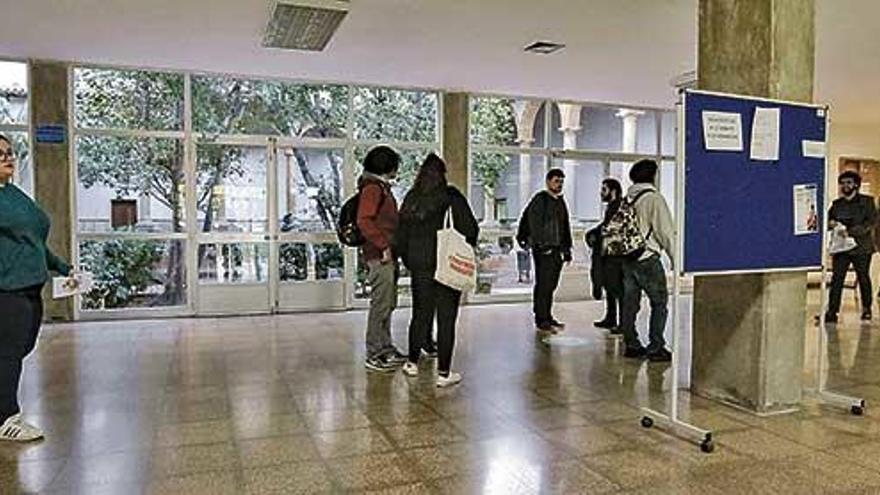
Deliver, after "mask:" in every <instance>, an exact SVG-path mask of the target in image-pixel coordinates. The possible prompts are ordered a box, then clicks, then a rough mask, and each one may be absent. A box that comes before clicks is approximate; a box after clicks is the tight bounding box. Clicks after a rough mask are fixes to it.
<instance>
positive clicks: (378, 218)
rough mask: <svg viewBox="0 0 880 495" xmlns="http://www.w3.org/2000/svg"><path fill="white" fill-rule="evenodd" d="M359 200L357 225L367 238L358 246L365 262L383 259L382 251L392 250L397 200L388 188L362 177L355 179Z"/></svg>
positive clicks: (382, 183)
mask: <svg viewBox="0 0 880 495" xmlns="http://www.w3.org/2000/svg"><path fill="white" fill-rule="evenodd" d="M358 187H359V188H360V191H361V200H360V203H359V204H358V210H357V212H358V213H357V225H358V228H359V229H360V231H361V233H362V234H363V235H364V238H365V239H366V243H364V245H363V246H362V247H361V249H362V250H363V251H362V252H363V255H364V261H374V260H379V259H382V252H383V251H385V250H386V249H388V248H390V247H391V243H392V242H393V241H394V234H395V232H397V222H398V214H397V201H396V200H395V199H394V195H393V194H392V193H391V186H390V185H388V183H387V182H383V181H381V180H379V179H377V178H373V177H369V176H362V177H361V178H360V180H358Z"/></svg>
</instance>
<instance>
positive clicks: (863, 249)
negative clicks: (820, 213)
mask: <svg viewBox="0 0 880 495" xmlns="http://www.w3.org/2000/svg"><path fill="white" fill-rule="evenodd" d="M837 184H838V187H839V188H840V197H839V198H837V199H835V200H834V202H833V203H831V209H830V210H828V228H830V229H834V228H840V226H843V227H845V228H846V235H848V236H850V237H852V238H853V239H854V240H855V241H856V247H855V248H853V249H852V250H850V251H846V252H843V253H837V254H834V255H832V257H831V260H832V261H831V263H832V272H833V275H832V278H831V289H830V291H829V292H830V293H829V296H828V312H827V313H825V322H826V323H837V313H838V312H839V311H840V296H841V293H842V292H843V281H844V279H845V278H846V272H847V270H849V266H850V265H852V266H853V268H854V269H855V271H856V276H857V278H858V281H859V293H860V294H861V301H862V320H865V321H867V320H870V319H871V316H872V315H871V305H872V301H871V297H872V293H873V289H872V287H871V256H873V254H874V224H875V223H876V221H877V209H876V207H875V206H874V198H872V197H871V196H866V195H864V194H859V188H860V187H861V186H862V177H861V176H860V175H859V174H857V173H856V172H852V171H847V172H844V173H842V174H840V177H838V178H837Z"/></svg>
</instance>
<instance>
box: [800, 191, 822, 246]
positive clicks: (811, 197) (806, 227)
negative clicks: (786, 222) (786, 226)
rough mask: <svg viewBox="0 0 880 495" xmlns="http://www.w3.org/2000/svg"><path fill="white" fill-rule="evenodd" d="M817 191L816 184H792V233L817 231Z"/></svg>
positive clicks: (803, 233) (804, 233)
mask: <svg viewBox="0 0 880 495" xmlns="http://www.w3.org/2000/svg"><path fill="white" fill-rule="evenodd" d="M817 192H818V186H816V184H797V185H795V186H794V235H807V234H815V233H817V232H819V215H818V213H817V212H816V202H817V201H818V200H817V197H818V196H817Z"/></svg>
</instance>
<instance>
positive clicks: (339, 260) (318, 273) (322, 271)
mask: <svg viewBox="0 0 880 495" xmlns="http://www.w3.org/2000/svg"><path fill="white" fill-rule="evenodd" d="M312 248H313V249H314V252H315V278H316V279H317V280H342V279H343V277H345V257H344V256H343V251H342V246H340V245H339V244H335V243H327V244H313V245H312Z"/></svg>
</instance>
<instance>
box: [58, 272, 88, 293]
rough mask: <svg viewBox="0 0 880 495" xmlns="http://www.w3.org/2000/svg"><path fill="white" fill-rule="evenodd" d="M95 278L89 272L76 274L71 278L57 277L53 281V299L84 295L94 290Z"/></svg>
mask: <svg viewBox="0 0 880 495" xmlns="http://www.w3.org/2000/svg"><path fill="white" fill-rule="evenodd" d="M93 281H94V276H93V275H92V274H91V273H88V272H82V273H74V274H73V275H71V276H69V277H55V278H53V279H52V298H53V299H61V298H64V297H70V296H74V295H76V294H84V293H86V292H88V291H90V290H92V285H93Z"/></svg>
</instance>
